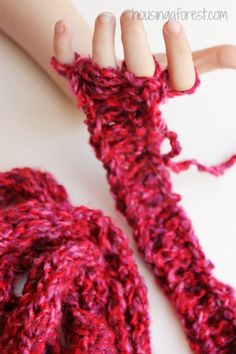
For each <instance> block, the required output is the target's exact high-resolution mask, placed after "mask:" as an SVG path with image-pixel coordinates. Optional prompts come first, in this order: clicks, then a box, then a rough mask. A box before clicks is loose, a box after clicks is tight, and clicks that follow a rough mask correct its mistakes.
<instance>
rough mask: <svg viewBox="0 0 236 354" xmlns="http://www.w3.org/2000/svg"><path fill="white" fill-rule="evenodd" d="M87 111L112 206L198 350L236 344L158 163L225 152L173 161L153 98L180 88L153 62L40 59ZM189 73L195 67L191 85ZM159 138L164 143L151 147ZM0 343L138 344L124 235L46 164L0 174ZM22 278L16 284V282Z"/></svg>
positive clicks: (58, 347) (230, 299)
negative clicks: (71, 194)
mask: <svg viewBox="0 0 236 354" xmlns="http://www.w3.org/2000/svg"><path fill="white" fill-rule="evenodd" d="M52 65H53V66H54V67H55V69H56V70H57V71H58V72H59V73H60V74H62V75H63V76H65V77H67V79H68V80H69V81H70V84H71V88H72V90H73V92H74V94H75V95H76V97H77V99H78V105H79V106H82V107H83V108H84V110H85V113H86V114H87V120H86V123H87V125H88V128H89V132H90V134H91V138H90V142H91V144H92V146H93V147H94V149H95V152H96V155H97V157H98V158H99V159H100V160H101V161H102V162H103V165H104V167H105V168H106V170H107V177H108V181H109V183H110V186H111V191H112V193H113V196H114V198H115V200H116V203H117V207H118V209H119V210H120V211H121V212H122V213H123V214H124V215H125V216H126V217H127V220H128V222H129V223H130V225H131V226H132V227H133V229H134V237H135V239H136V241H137V244H138V248H139V250H140V251H141V252H142V253H143V255H144V258H145V260H146V261H147V262H148V263H149V264H150V265H151V267H152V269H153V271H154V273H155V275H156V277H157V280H158V283H159V284H160V285H161V286H162V287H163V290H164V291H165V293H166V295H167V296H168V298H169V299H170V301H171V302H172V304H173V306H174V307H175V309H176V312H177V314H178V316H179V318H180V320H181V322H182V324H183V327H184V329H185V332H186V334H187V337H188V339H189V343H190V345H191V348H192V350H193V351H194V352H195V353H199V354H208V353H209V354H214V353H220V354H221V353H222V354H224V353H228V354H233V353H236V323H235V321H236V308H235V305H236V303H235V296H234V291H233V289H232V288H230V287H229V286H227V285H224V284H223V283H221V282H219V281H217V280H216V279H215V278H214V277H213V275H212V268H213V265H212V264H211V263H210V262H209V261H208V260H207V259H206V258H205V256H204V254H203V252H202V250H201V248H200V246H199V243H198V241H197V238H196V236H195V234H194V232H193V229H192V226H191V222H190V220H189V219H188V218H187V216H186V214H185V212H184V211H183V209H182V208H181V207H180V206H179V201H180V200H181V197H180V196H179V195H178V194H175V193H174V192H173V191H172V187H171V181H170V174H169V169H172V170H173V171H175V172H180V171H181V170H184V169H187V168H188V167H189V166H190V165H192V164H194V165H196V166H197V168H198V169H199V170H200V171H208V172H210V173H212V174H214V175H219V174H221V173H223V171H224V170H225V168H227V167H229V166H231V165H232V164H233V163H234V162H235V160H236V157H235V156H233V157H232V158H230V159H229V160H227V161H226V162H225V163H223V164H221V165H219V166H215V167H212V168H207V167H205V166H204V165H202V164H199V163H198V162H197V161H195V160H189V161H184V162H179V163H174V162H173V161H172V158H173V157H174V156H176V155H178V154H179V153H180V150H181V148H180V145H179V143H178V140H177V135H176V134H175V133H174V132H171V131H169V130H168V128H167V125H166V123H165V122H164V120H163V119H162V117H161V113H160V110H159V105H160V104H161V103H163V102H164V101H165V100H166V98H168V97H173V96H175V95H180V94H182V93H181V92H174V91H171V90H170V89H169V88H168V85H167V79H168V72H167V71H166V70H164V71H161V70H160V67H159V65H158V63H157V62H156V71H155V74H154V75H153V77H152V78H144V77H143V78H137V77H135V76H134V75H133V74H132V73H130V72H129V71H128V70H127V68H126V66H125V63H123V65H122V68H120V69H111V68H106V69H104V68H100V67H99V66H98V65H96V64H94V63H93V62H92V61H91V59H90V58H89V57H88V58H85V57H81V56H80V55H78V54H77V55H76V57H75V61H74V63H73V65H61V64H59V63H58V62H57V61H56V60H55V58H53V59H52ZM198 84H199V79H198V77H197V75H196V83H195V86H194V87H193V89H192V90H189V91H187V92H185V93H192V92H194V90H195V88H196V87H197V86H198ZM165 138H168V139H169V140H170V144H171V147H172V149H171V151H170V152H169V153H167V154H162V153H161V144H162V142H163V140H164V139H165ZM0 269H1V270H0V318H1V323H0V353H1V354H51V353H68V354H69V353H70V354H73V353H77V354H79V353H80V354H85V353H89V354H99V353H101V354H102V353H103V354H113V353H124V354H126V353H127V354H128V353H133V354H150V353H151V347H150V339H149V317H148V312H147V310H148V309H147V296H146V288H145V286H144V284H143V282H142V279H141V278H140V276H139V274H138V272H137V267H136V265H135V263H134V260H133V258H132V253H131V251H130V250H129V248H128V244H127V239H126V237H125V236H124V235H123V234H122V232H121V231H120V230H119V229H117V228H116V227H115V226H114V225H113V224H112V222H111V220H110V219H109V218H108V217H105V216H103V215H102V213H101V212H100V211H94V210H90V209H87V208H85V207H73V206H72V205H71V204H70V203H69V201H68V197H67V194H66V192H65V190H64V189H63V187H62V186H60V185H59V184H58V183H57V182H56V181H55V180H54V179H53V177H52V176H51V175H50V174H47V173H42V172H40V171H35V170H32V169H29V168H25V169H13V170H12V171H10V172H5V173H0ZM24 273H27V281H26V284H25V286H24V288H23V291H22V294H20V293H16V289H15V288H16V284H17V281H18V279H19V277H21V276H22V274H24Z"/></svg>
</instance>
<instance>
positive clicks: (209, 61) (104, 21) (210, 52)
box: [54, 11, 236, 91]
mask: <svg viewBox="0 0 236 354" xmlns="http://www.w3.org/2000/svg"><path fill="white" fill-rule="evenodd" d="M120 21H121V31H122V36H121V39H122V43H123V47H124V59H125V62H126V65H127V68H128V69H129V70H130V71H131V72H133V73H134V74H135V75H137V76H152V75H153V73H154V68H155V65H154V60H153V56H152V52H151V50H150V47H149V45H148V42H147V38H146V33H145V30H144V26H143V23H142V21H141V20H138V19H137V18H133V14H132V11H125V12H124V13H123V14H122V15H121V18H120ZM114 34H115V17H114V16H113V15H112V14H111V13H108V12H105V13H102V14H100V15H99V16H98V17H97V19H96V22H95V30H94V35H93V54H92V58H93V60H94V62H96V63H97V64H99V65H100V66H103V67H105V66H112V67H116V66H117V65H119V62H118V61H117V59H116V55H115V49H114ZM163 36H164V40H165V45H166V54H156V55H155V56H156V58H157V60H158V61H159V63H160V64H161V66H163V67H165V66H167V65H168V71H169V78H170V82H169V86H170V88H172V89H173V90H178V91H184V90H188V89H190V88H191V87H192V86H193V85H194V82H195V70H194V65H196V67H197V70H198V72H199V73H201V72H206V71H210V70H214V69H217V68H224V67H228V68H234V69H236V47H235V46H230V45H228V46H218V47H212V48H208V49H205V50H201V51H197V52H194V53H193V54H192V53H191V50H190V47H189V44H188V40H187V37H186V34H185V31H184V29H183V27H182V26H181V25H180V23H179V22H175V21H172V22H167V23H166V24H165V25H164V27H163ZM54 55H55V57H56V58H57V60H58V61H59V62H61V63H68V64H69V63H71V62H72V61H73V59H74V50H73V46H72V36H71V31H70V27H69V25H68V24H67V23H65V22H64V21H59V22H58V23H57V24H56V27H55V36H54Z"/></svg>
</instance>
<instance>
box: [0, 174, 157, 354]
mask: <svg viewBox="0 0 236 354" xmlns="http://www.w3.org/2000/svg"><path fill="white" fill-rule="evenodd" d="M24 272H28V279H27V282H26V284H25V286H24V289H23V293H22V296H20V294H15V292H14V285H15V284H16V282H17V279H18V277H19V276H20V275H22V274H23V273H24ZM0 318H1V322H0V353H1V354H52V353H53V354H59V353H60V354H85V353H87V354H88V353H89V354H99V353H100V354H117V353H134V354H147V353H148V354H150V353H151V350H150V342H149V318H148V314H147V296H146V287H145V286H144V284H143V281H142V279H141V278H140V276H139V274H138V271H137V267H136V265H135V263H134V260H133V257H132V253H131V251H130V249H129V248H128V244H127V238H126V237H125V236H124V235H123V234H122V232H121V231H120V230H119V229H118V228H116V227H115V226H114V225H113V224H112V222H111V220H110V218H108V217H105V216H103V215H102V213H101V212H100V211H98V210H91V209H87V208H85V207H83V206H81V207H73V206H72V205H71V204H70V203H69V201H68V198H67V194H66V191H65V190H64V188H63V187H62V186H61V185H59V184H57V182H56V181H55V180H54V179H53V177H52V176H51V175H50V174H47V173H42V172H40V171H35V170H31V169H29V168H24V169H13V170H12V171H10V172H5V173H0Z"/></svg>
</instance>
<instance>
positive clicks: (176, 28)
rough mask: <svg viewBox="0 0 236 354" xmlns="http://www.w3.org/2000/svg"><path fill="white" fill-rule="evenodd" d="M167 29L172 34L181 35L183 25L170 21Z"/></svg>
mask: <svg viewBox="0 0 236 354" xmlns="http://www.w3.org/2000/svg"><path fill="white" fill-rule="evenodd" d="M166 29H167V30H168V31H169V32H171V33H179V32H180V29H181V24H180V23H179V22H178V21H174V20H170V21H168V22H167V24H166Z"/></svg>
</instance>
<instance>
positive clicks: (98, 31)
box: [93, 12, 117, 67]
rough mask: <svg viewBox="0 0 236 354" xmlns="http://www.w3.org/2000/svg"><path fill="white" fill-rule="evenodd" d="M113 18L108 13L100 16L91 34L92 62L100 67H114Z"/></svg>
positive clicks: (115, 63)
mask: <svg viewBox="0 0 236 354" xmlns="http://www.w3.org/2000/svg"><path fill="white" fill-rule="evenodd" d="M114 36H115V17H114V16H113V15H112V14H111V13H110V12H103V13H102V14H100V15H99V16H98V17H97V19H96V22H95V29H94V34H93V61H94V62H95V63H97V64H98V65H100V66H102V67H108V66H112V67H116V66H117V62H116V55H115V46H114Z"/></svg>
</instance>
